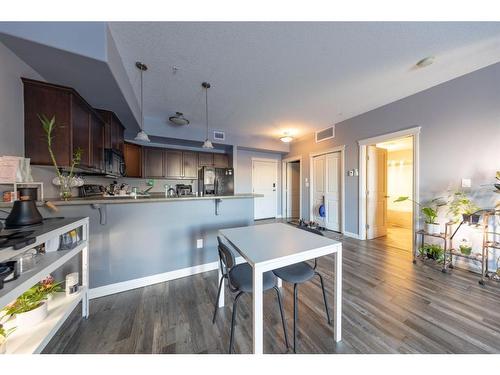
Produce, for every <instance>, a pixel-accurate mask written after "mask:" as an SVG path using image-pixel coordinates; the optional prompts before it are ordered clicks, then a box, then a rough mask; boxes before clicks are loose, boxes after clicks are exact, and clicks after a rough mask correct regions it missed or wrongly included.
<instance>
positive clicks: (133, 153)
mask: <svg viewBox="0 0 500 375" xmlns="http://www.w3.org/2000/svg"><path fill="white" fill-rule="evenodd" d="M123 158H124V161H125V175H126V176H127V177H142V147H141V146H138V145H135V144H133V143H126V142H125V143H124V144H123Z"/></svg>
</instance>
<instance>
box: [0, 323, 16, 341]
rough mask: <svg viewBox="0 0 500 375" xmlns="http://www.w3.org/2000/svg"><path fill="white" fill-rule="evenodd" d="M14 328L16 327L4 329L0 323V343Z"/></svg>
mask: <svg viewBox="0 0 500 375" xmlns="http://www.w3.org/2000/svg"><path fill="white" fill-rule="evenodd" d="M15 330H16V327H12V328H9V329H6V328H5V327H4V326H3V325H2V324H0V344H1V343H2V342H3V341H5V340H6V339H7V337H9V335H10V334H11V333H12V332H14V331H15Z"/></svg>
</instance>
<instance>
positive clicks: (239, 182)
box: [234, 148, 282, 216]
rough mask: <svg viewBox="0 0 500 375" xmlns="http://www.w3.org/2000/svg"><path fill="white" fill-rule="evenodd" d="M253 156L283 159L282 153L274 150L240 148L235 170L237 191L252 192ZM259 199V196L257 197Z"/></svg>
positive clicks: (279, 192)
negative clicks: (273, 151) (263, 150)
mask: <svg viewBox="0 0 500 375" xmlns="http://www.w3.org/2000/svg"><path fill="white" fill-rule="evenodd" d="M252 158H263V159H273V160H278V161H281V159H282V156H281V154H276V153H272V152H261V151H250V150H242V149H240V148H238V150H237V153H236V172H235V181H234V183H235V192H236V193H251V192H252ZM277 189H278V212H276V215H278V216H279V215H281V163H280V162H278V183H277ZM256 199H258V198H256Z"/></svg>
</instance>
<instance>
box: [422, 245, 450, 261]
mask: <svg viewBox="0 0 500 375" xmlns="http://www.w3.org/2000/svg"><path fill="white" fill-rule="evenodd" d="M418 252H419V254H420V256H422V257H427V258H430V259H434V260H436V261H438V262H440V263H441V262H443V261H444V250H443V248H442V247H441V246H439V245H436V244H430V243H424V244H423V245H422V246H421V247H420V248H419V249H418Z"/></svg>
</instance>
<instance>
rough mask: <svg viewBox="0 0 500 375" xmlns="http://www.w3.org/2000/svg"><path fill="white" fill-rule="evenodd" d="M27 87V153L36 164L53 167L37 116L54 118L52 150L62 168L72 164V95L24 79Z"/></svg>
mask: <svg viewBox="0 0 500 375" xmlns="http://www.w3.org/2000/svg"><path fill="white" fill-rule="evenodd" d="M23 84H24V154H25V156H26V157H27V158H30V159H31V164H33V165H52V161H51V159H50V155H49V152H48V149H47V138H46V137H45V132H44V130H43V128H42V124H41V123H40V119H39V118H38V116H42V115H44V116H46V117H48V118H49V119H50V118H52V117H53V116H54V117H55V120H56V129H55V130H54V132H53V136H54V138H53V142H52V149H53V151H54V154H55V155H56V159H57V162H58V164H59V165H61V166H67V165H69V164H70V161H71V153H72V146H71V141H72V140H71V126H70V123H71V118H70V114H71V111H70V106H71V93H70V92H69V91H62V90H57V89H54V88H53V87H51V86H49V85H39V84H38V83H37V81H32V80H28V79H23Z"/></svg>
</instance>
